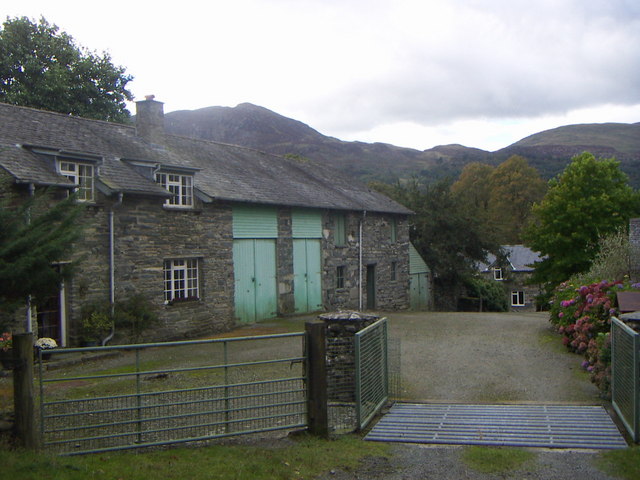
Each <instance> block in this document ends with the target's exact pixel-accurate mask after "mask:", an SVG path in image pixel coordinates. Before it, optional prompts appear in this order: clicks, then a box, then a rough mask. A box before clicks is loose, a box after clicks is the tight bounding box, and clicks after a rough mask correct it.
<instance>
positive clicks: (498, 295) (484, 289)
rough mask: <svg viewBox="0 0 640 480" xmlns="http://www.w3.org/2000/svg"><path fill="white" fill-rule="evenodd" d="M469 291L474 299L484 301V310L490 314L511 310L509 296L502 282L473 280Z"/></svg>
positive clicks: (469, 285) (468, 288)
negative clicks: (508, 301)
mask: <svg viewBox="0 0 640 480" xmlns="http://www.w3.org/2000/svg"><path fill="white" fill-rule="evenodd" d="M467 290H468V292H469V295H471V296H472V297H476V298H480V299H481V300H482V310H483V311H488V312H506V311H508V310H509V304H508V303H507V296H506V292H505V291H504V288H503V287H502V285H501V284H500V282H493V281H490V280H485V279H483V278H471V279H470V280H469V281H468V282H467Z"/></svg>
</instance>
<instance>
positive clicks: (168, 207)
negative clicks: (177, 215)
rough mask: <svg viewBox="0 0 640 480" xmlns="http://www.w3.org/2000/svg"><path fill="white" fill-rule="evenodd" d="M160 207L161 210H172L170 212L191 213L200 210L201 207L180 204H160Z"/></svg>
mask: <svg viewBox="0 0 640 480" xmlns="http://www.w3.org/2000/svg"><path fill="white" fill-rule="evenodd" d="M162 208H163V210H167V211H172V212H193V213H200V212H202V209H201V208H195V207H181V206H180V205H162Z"/></svg>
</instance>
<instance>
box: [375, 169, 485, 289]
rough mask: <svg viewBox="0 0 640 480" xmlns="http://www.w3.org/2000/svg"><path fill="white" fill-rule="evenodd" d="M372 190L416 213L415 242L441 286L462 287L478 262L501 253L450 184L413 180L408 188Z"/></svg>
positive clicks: (384, 187)
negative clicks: (421, 182) (489, 255)
mask: <svg viewBox="0 0 640 480" xmlns="http://www.w3.org/2000/svg"><path fill="white" fill-rule="evenodd" d="M372 187H373V188H376V189H378V190H379V191H381V192H382V193H384V194H386V195H388V196H390V197H392V198H394V199H395V200H396V201H398V202H399V203H401V204H403V205H405V206H406V207H408V208H410V209H411V210H413V211H414V212H415V213H416V215H415V217H413V219H412V221H413V225H412V227H411V230H410V235H411V241H412V242H413V244H414V246H415V247H416V249H417V250H418V251H419V252H420V254H421V255H422V257H423V258H424V260H425V262H426V263H427V265H429V268H430V269H431V271H432V272H433V273H434V276H435V278H436V281H437V282H438V283H439V284H441V285H449V286H450V285H460V284H461V283H462V282H463V280H464V279H466V278H467V277H469V276H470V275H471V274H472V273H473V272H474V271H475V264H476V262H479V261H483V260H484V259H485V258H486V255H487V252H488V251H491V250H493V251H496V250H497V246H496V245H495V244H493V243H491V242H490V241H488V240H487V239H486V238H484V237H483V236H482V235H481V231H482V230H481V221H480V219H479V218H478V217H477V216H476V215H474V214H473V212H470V211H469V210H467V209H466V208H464V205H463V204H462V202H461V201H460V200H459V199H458V198H457V197H456V196H455V195H453V194H452V192H451V188H450V187H451V182H450V181H448V180H441V181H438V182H436V183H434V184H431V185H428V186H424V185H421V184H420V183H419V182H418V181H417V180H413V181H411V182H408V183H407V184H406V185H400V184H396V185H394V186H390V185H380V184H373V185H372Z"/></svg>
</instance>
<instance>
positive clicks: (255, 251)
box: [233, 239, 277, 323]
mask: <svg viewBox="0 0 640 480" xmlns="http://www.w3.org/2000/svg"><path fill="white" fill-rule="evenodd" d="M233 267H234V273H235V279H236V285H235V306H236V316H237V317H238V318H239V319H240V321H241V322H244V323H250V322H256V321H258V320H262V319H265V318H273V317H274V316H276V312H277V297H276V246H275V240H269V239H242V240H234V242H233Z"/></svg>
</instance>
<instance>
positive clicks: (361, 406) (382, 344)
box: [355, 318, 389, 430]
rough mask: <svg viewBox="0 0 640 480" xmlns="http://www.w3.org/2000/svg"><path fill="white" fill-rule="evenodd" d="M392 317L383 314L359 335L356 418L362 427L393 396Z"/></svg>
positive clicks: (357, 339) (358, 424) (356, 350)
mask: <svg viewBox="0 0 640 480" xmlns="http://www.w3.org/2000/svg"><path fill="white" fill-rule="evenodd" d="M387 332H388V321H387V319H386V318H382V319H380V320H378V321H376V322H375V323H373V324H371V325H369V326H368V327H366V328H364V329H362V330H360V331H359V332H357V333H356V336H355V359H356V375H355V377H356V379H355V380H356V389H355V390H356V421H357V426H358V429H359V430H362V429H364V428H365V427H366V426H367V425H368V423H369V422H370V421H371V419H372V418H373V417H374V416H375V415H376V414H377V413H378V412H379V411H380V410H381V409H382V407H383V406H384V405H385V404H386V403H387V401H388V400H389V362H388V333H387Z"/></svg>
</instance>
